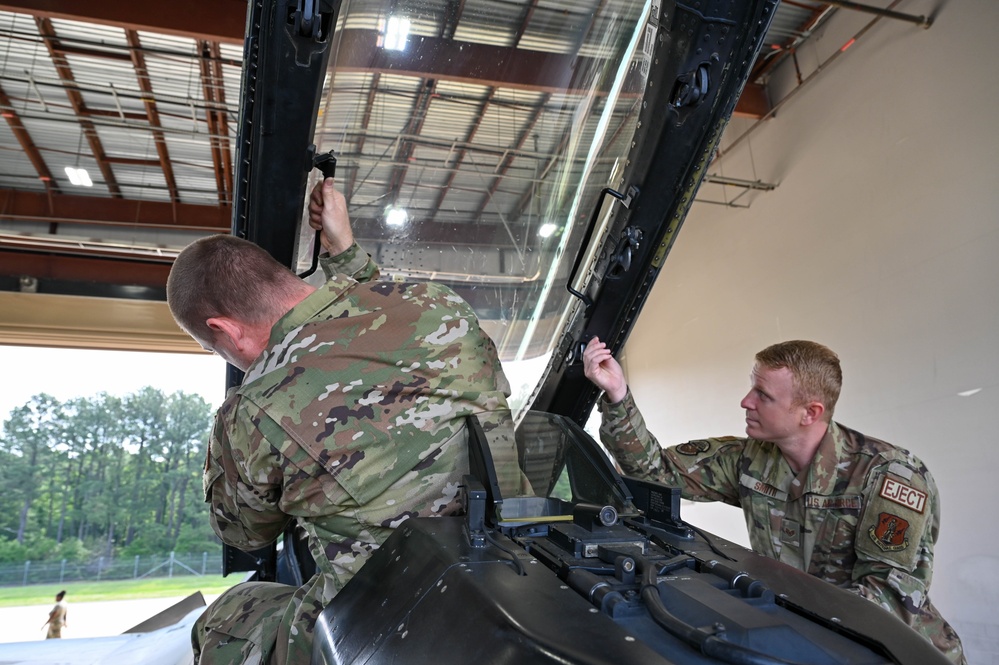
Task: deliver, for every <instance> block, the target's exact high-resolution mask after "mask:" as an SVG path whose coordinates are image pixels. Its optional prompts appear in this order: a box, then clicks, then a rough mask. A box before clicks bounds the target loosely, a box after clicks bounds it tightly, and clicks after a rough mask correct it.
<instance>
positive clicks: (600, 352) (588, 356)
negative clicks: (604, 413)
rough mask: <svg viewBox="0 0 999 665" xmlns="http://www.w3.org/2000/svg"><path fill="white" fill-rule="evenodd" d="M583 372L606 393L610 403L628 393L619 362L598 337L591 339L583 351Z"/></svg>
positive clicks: (618, 400) (617, 400)
mask: <svg viewBox="0 0 999 665" xmlns="http://www.w3.org/2000/svg"><path fill="white" fill-rule="evenodd" d="M583 373H584V374H585V375H586V378H588V379H589V380H590V381H592V382H593V383H594V384H595V385H596V386H597V387H598V388H600V389H601V390H603V391H604V392H605V393H607V399H608V400H609V401H610V402H611V403H612V404H616V403H617V402H620V401H621V400H623V399H624V397H625V395H627V394H628V382H627V381H625V380H624V370H623V369H621V364H620V363H618V361H617V360H615V359H614V356H613V355H611V352H610V349H608V348H607V345H606V344H604V343H603V342H601V341H600V339H599V338H598V337H594V338H593V339H591V340H590V341H589V342H588V343H587V345H586V350H585V351H583Z"/></svg>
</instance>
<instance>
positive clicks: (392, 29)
mask: <svg viewBox="0 0 999 665" xmlns="http://www.w3.org/2000/svg"><path fill="white" fill-rule="evenodd" d="M408 37H409V19H408V18H402V17H399V16H389V19H388V23H387V24H386V25H385V44H384V46H385V49H386V50H388V51H405V50H406V39H407V38H408Z"/></svg>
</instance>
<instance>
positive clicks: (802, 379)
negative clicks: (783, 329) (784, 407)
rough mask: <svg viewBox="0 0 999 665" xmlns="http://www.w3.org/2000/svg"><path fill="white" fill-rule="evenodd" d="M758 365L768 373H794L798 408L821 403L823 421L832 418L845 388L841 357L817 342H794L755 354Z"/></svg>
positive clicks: (780, 344)
mask: <svg viewBox="0 0 999 665" xmlns="http://www.w3.org/2000/svg"><path fill="white" fill-rule="evenodd" d="M756 364H757V366H759V367H764V368H766V369H780V368H782V367H786V368H787V369H788V370H789V371H790V372H791V385H792V389H793V391H794V394H793V399H794V401H795V404H798V405H802V404H806V403H808V402H812V401H816V402H821V403H822V405H823V406H824V407H825V409H826V410H825V414H824V415H823V418H824V419H825V420H826V421H828V420H830V419H831V418H832V415H833V411H834V410H835V408H836V401H837V400H838V399H839V391H840V388H842V386H843V370H842V369H841V368H840V366H839V356H837V355H836V354H835V353H834V352H833V351H832V350H831V349H830V348H829V347H826V346H823V345H822V344H819V343H818V342H809V341H807V340H798V339H796V340H791V341H788V342H779V343H777V344H773V345H771V346H768V347H767V348H765V349H763V350H762V351H760V352H759V353H757V354H756Z"/></svg>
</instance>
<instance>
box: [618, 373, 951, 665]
mask: <svg viewBox="0 0 999 665" xmlns="http://www.w3.org/2000/svg"><path fill="white" fill-rule="evenodd" d="M600 409H601V412H602V414H603V419H602V423H601V428H600V438H601V440H602V441H603V442H604V445H606V446H607V447H608V448H609V449H610V450H611V452H612V453H613V454H614V457H615V458H616V459H617V461H618V463H619V464H620V465H621V468H622V470H623V471H624V473H625V474H627V475H631V476H637V477H640V478H648V479H650V480H656V481H658V482H662V483H666V484H669V485H674V486H679V487H680V488H681V489H682V496H683V497H684V498H685V499H690V500H693V501H722V502H724V503H727V504H729V505H732V506H740V507H741V508H742V510H743V513H744V514H745V518H746V526H747V527H748V529H749V540H750V543H751V544H752V547H753V551H755V552H757V553H758V554H762V555H764V556H767V557H770V558H772V559H777V560H778V561H781V562H783V563H786V564H788V565H790V566H793V567H795V568H797V569H798V570H803V571H806V572H808V573H809V574H811V575H814V576H816V577H818V578H820V579H823V580H825V581H827V582H830V583H832V584H835V585H837V586H840V587H843V588H846V589H849V590H851V591H853V592H855V593H858V594H859V595H861V596H864V597H865V598H867V599H869V600H872V601H874V602H876V603H878V604H880V605H881V606H882V607H883V608H885V609H886V610H888V611H889V612H891V613H893V614H895V615H896V616H898V617H899V618H901V619H902V620H903V621H905V622H906V623H908V624H909V625H910V626H912V627H913V628H915V629H916V630H917V631H918V632H920V633H921V634H923V636H924V637H926V638H927V639H929V640H930V641H932V642H933V643H934V644H935V645H936V646H937V647H938V648H939V649H940V650H941V651H943V652H944V653H945V654H946V655H947V656H948V657H950V658H951V659H952V660H954V661H955V662H964V659H963V652H962V648H961V643H960V640H959V639H958V637H957V634H956V633H955V632H954V630H953V629H952V628H951V627H950V626H949V625H948V624H947V623H946V621H944V620H943V618H942V617H941V616H940V614H939V613H938V612H937V610H936V608H934V607H933V605H932V604H931V603H930V601H929V598H928V596H927V591H928V589H929V586H930V578H931V576H932V568H933V545H934V543H936V540H937V535H938V533H939V528H940V504H939V496H938V494H937V488H936V484H935V482H934V480H933V476H932V475H930V472H929V470H928V469H927V468H926V466H925V465H924V464H923V463H922V462H921V461H920V460H919V459H918V458H916V457H915V456H914V455H912V454H911V453H909V452H908V451H906V450H903V449H901V448H898V447H896V446H893V445H891V444H889V443H885V442H884V441H879V440H877V439H872V438H870V437H866V436H864V435H863V434H861V433H860V432H856V431H854V430H851V429H848V428H846V427H843V426H842V425H839V424H837V423H835V422H831V423H830V424H829V429H828V430H827V432H826V435H825V437H824V438H823V439H822V442H821V443H820V444H819V448H818V451H817V452H816V455H815V458H814V461H813V463H812V464H811V465H809V466H808V468H806V469H803V470H802V471H801V472H800V473H799V474H797V475H796V474H795V473H794V471H793V470H792V469H791V467H790V465H789V464H788V463H787V461H786V460H785V459H784V456H783V455H782V454H781V452H780V450H779V449H778V448H777V446H776V445H774V444H773V443H769V442H766V441H759V440H756V439H748V438H736V437H721V438H715V439H703V440H698V441H689V442H687V443H683V444H680V445H678V446H673V447H670V448H665V449H663V448H661V447H660V446H659V444H658V442H657V441H656V439H655V437H653V436H652V434H650V433H649V432H648V430H647V429H646V426H645V421H644V419H643V418H642V414H641V413H640V412H639V411H638V407H637V406H636V405H635V402H634V399H633V398H632V395H631V393H630V392H629V393H628V394H627V395H626V396H625V398H624V399H623V400H622V401H621V402H619V403H617V404H609V403H608V402H607V401H606V400H604V399H602V400H600Z"/></svg>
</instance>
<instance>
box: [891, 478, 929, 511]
mask: <svg viewBox="0 0 999 665" xmlns="http://www.w3.org/2000/svg"><path fill="white" fill-rule="evenodd" d="M879 494H880V495H881V496H882V497H884V498H886V499H888V500H889V501H894V502H895V503H897V504H898V505H900V506H905V507H906V508H908V509H910V510H915V511H916V512H917V513H920V514H922V513H923V511H924V510H926V498H927V497H926V492H920V491H919V490H917V489H915V488H914V487H909V486H908V485H906V484H905V483H900V482H898V481H897V480H895V479H894V478H888V477H885V479H884V482H882V483H881V491H880V492H879Z"/></svg>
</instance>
